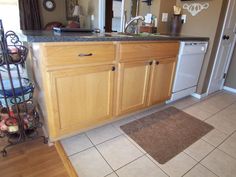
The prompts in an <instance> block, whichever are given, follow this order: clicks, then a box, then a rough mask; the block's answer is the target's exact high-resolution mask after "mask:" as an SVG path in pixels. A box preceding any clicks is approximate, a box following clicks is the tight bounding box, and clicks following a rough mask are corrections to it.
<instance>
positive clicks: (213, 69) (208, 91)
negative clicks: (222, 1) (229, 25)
mask: <svg viewBox="0 0 236 177" xmlns="http://www.w3.org/2000/svg"><path fill="white" fill-rule="evenodd" d="M230 1H231V0H229V1H228V5H227V10H226V13H225V17H224V23H223V27H222V30H221V32H220V41H219V43H218V44H219V45H218V47H217V52H216V56H215V61H214V64H213V68H212V71H211V77H210V80H209V83H208V87H207V95H209V94H211V92H210V88H211V85H212V82H213V78H214V71H215V69H216V64H217V61H218V60H219V58H218V56H219V52H220V47H221V43H222V41H223V35H224V30H225V27H226V20H227V17H228V15H229V13H230V11H229V9H230V4H231V3H230ZM235 28H236V25H235ZM234 30H235V32H236V29H234ZM235 43H236V34H235V35H234V39H233V45H232V46H231V49H230V53H229V57H228V58H227V59H226V60H227V61H226V67H225V70H224V73H228V70H229V66H230V62H231V60H232V56H233V52H234V47H235ZM225 80H226V79H224V82H223V84H222V86H221V88H222V89H223V87H224V84H225Z"/></svg>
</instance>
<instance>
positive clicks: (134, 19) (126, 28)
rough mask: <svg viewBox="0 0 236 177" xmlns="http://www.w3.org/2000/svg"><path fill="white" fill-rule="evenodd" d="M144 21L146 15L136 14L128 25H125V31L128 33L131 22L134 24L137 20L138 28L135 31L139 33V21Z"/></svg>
mask: <svg viewBox="0 0 236 177" xmlns="http://www.w3.org/2000/svg"><path fill="white" fill-rule="evenodd" d="M139 20H141V21H144V17H143V16H136V17H134V18H133V19H131V20H130V21H129V22H128V23H127V24H126V25H125V30H124V33H127V30H128V28H129V27H130V26H131V24H133V22H134V21H137V23H136V30H135V33H137V26H138V21H139Z"/></svg>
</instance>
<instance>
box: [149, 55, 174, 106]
mask: <svg viewBox="0 0 236 177" xmlns="http://www.w3.org/2000/svg"><path fill="white" fill-rule="evenodd" d="M175 65H176V58H164V59H159V60H155V61H154V62H153V66H152V71H151V79H150V87H149V97H148V105H149V106H151V105H154V104H158V103H162V102H164V101H166V100H168V99H170V97H171V90H172V83H173V79H174V74H175Z"/></svg>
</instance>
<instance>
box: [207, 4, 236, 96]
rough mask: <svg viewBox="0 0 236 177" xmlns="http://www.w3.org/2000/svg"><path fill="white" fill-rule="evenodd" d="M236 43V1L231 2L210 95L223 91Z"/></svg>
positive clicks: (209, 87) (209, 88)
mask: <svg viewBox="0 0 236 177" xmlns="http://www.w3.org/2000/svg"><path fill="white" fill-rule="evenodd" d="M235 41H236V0H229V4H228V8H227V13H226V16H225V22H224V26H223V30H222V33H221V40H220V44H219V47H218V50H217V54H216V60H215V63H214V66H213V71H212V74H211V79H210V83H209V86H208V94H211V93H213V92H216V91H218V90H222V89H223V86H224V82H225V78H226V73H227V71H228V68H229V66H228V65H229V63H230V59H231V58H232V54H233V49H234V45H235Z"/></svg>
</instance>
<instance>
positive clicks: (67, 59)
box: [44, 43, 115, 66]
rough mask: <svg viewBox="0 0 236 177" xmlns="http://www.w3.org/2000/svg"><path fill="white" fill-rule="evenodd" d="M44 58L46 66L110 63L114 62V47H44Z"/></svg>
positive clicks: (110, 45)
mask: <svg viewBox="0 0 236 177" xmlns="http://www.w3.org/2000/svg"><path fill="white" fill-rule="evenodd" d="M44 58H45V60H44V64H45V65H46V66H60V65H71V64H89V63H97V62H112V61H114V60H115V45H114V44H112V43H99V44H94V43H93V44H88V43H86V44H75V45H71V44H70V45H55V46H44Z"/></svg>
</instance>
